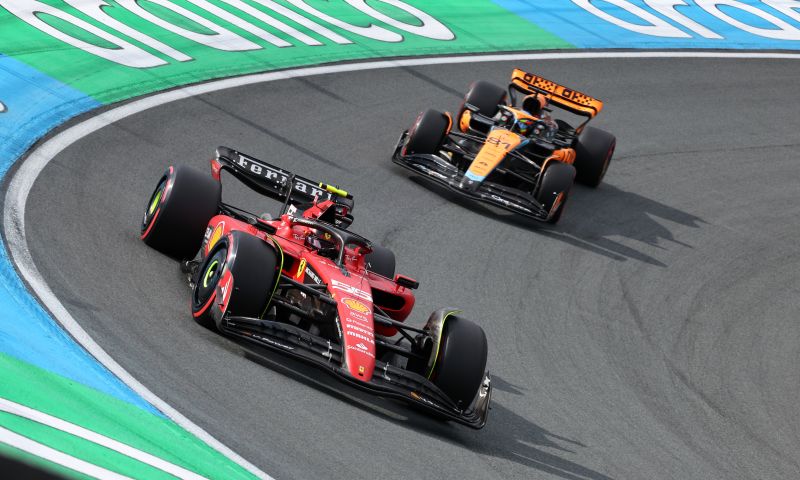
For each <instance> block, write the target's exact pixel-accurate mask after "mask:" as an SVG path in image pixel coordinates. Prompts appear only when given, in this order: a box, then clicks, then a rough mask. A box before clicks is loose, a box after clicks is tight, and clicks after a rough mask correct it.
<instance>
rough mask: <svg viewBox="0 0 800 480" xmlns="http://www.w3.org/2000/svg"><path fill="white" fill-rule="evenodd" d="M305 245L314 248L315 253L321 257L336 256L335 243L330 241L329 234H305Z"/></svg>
mask: <svg viewBox="0 0 800 480" xmlns="http://www.w3.org/2000/svg"><path fill="white" fill-rule="evenodd" d="M325 237H328V238H325ZM306 246H307V247H309V248H311V249H313V250H316V251H317V253H318V254H319V255H321V256H323V257H330V258H335V257H336V253H337V248H336V243H335V242H333V241H331V239H330V236H329V235H328V234H326V233H322V234H321V235H315V234H311V235H308V236H306Z"/></svg>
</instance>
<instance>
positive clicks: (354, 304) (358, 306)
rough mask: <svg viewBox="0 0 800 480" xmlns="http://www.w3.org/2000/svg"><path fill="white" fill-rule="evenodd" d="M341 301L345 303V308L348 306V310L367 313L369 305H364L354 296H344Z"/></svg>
mask: <svg viewBox="0 0 800 480" xmlns="http://www.w3.org/2000/svg"><path fill="white" fill-rule="evenodd" d="M342 303H344V304H345V305H347V308H349V309H350V310H355V311H356V312H359V313H363V314H368V313H369V307H367V306H366V305H364V304H363V303H361V302H359V301H358V300H356V299H354V298H345V299H344V300H342Z"/></svg>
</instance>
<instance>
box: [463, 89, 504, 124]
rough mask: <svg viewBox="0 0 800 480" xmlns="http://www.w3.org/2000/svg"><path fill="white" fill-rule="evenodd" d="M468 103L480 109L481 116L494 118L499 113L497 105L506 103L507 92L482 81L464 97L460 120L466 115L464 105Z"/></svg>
mask: <svg viewBox="0 0 800 480" xmlns="http://www.w3.org/2000/svg"><path fill="white" fill-rule="evenodd" d="M467 103H469V104H471V105H475V106H476V107H478V113H480V114H481V115H483V116H485V117H493V116H494V115H495V114H496V113H497V110H498V108H497V105H499V104H501V103H502V104H505V103H506V91H505V90H504V89H503V88H501V87H499V86H497V85H495V84H493V83H489V82H486V81H483V80H480V81H477V82H474V83H473V84H472V85H470V87H469V91H468V92H467V94H466V95H464V104H462V105H461V109H459V111H458V118H459V119H461V115H463V114H464V111H465V110H466V108H465V107H464V105H465V104H467Z"/></svg>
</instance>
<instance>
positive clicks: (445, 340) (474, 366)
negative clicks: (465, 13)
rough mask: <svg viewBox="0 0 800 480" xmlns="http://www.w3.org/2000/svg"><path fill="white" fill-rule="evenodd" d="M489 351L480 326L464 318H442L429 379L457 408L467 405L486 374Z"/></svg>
mask: <svg viewBox="0 0 800 480" xmlns="http://www.w3.org/2000/svg"><path fill="white" fill-rule="evenodd" d="M488 352H489V347H488V342H487V341H486V334H485V333H484V331H483V329H482V328H481V327H479V326H478V325H476V324H475V323H473V322H470V321H469V320H467V319H464V318H461V317H456V316H450V317H448V318H447V319H446V320H445V324H444V328H443V329H442V338H441V341H440V345H439V352H438V354H437V356H436V363H435V365H434V368H433V373H432V374H431V380H432V381H433V383H434V384H435V385H436V386H437V387H439V389H440V390H441V391H443V392H444V393H446V394H447V396H448V397H450V399H451V400H453V401H454V402H455V403H456V404H457V405H458V406H459V407H460V408H467V407H468V406H469V405H470V404H471V403H472V400H473V399H474V398H475V395H477V393H478V389H479V388H480V386H481V383H483V379H484V375H485V374H486V358H487V355H488Z"/></svg>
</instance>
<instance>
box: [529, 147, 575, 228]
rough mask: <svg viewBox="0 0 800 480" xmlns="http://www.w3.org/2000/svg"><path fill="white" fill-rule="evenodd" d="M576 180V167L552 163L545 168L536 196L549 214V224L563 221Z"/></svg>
mask: <svg viewBox="0 0 800 480" xmlns="http://www.w3.org/2000/svg"><path fill="white" fill-rule="evenodd" d="M574 180H575V167H573V166H572V165H569V164H566V163H561V162H558V161H551V162H550V163H548V164H547V165H546V166H545V170H544V173H543V174H542V176H541V178H540V179H539V185H538V186H537V188H536V195H535V196H536V200H538V201H539V203H541V204H542V206H543V207H544V209H545V210H546V211H547V212H548V218H547V223H558V221H559V220H560V219H561V214H562V213H563V212H564V206H565V205H566V203H567V198H568V197H569V191H570V189H571V188H572V183H573V182H574Z"/></svg>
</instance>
